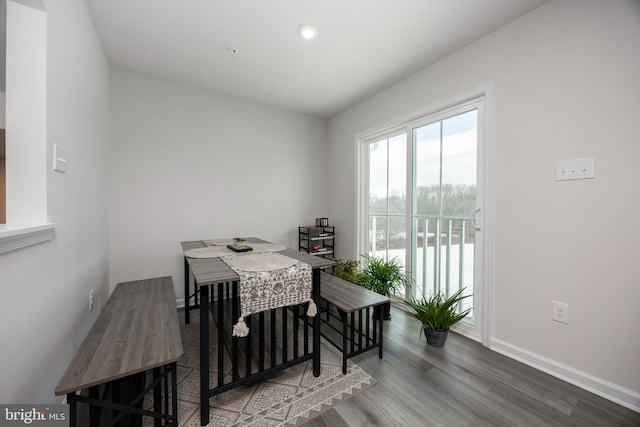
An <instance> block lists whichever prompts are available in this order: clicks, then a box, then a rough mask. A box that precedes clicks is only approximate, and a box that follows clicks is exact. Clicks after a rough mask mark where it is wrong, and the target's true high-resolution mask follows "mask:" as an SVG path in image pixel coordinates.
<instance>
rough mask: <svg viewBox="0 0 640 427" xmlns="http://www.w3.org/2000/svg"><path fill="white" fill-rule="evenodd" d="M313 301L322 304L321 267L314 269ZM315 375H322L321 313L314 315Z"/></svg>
mask: <svg viewBox="0 0 640 427" xmlns="http://www.w3.org/2000/svg"><path fill="white" fill-rule="evenodd" d="M313 301H314V302H315V303H316V304H320V269H319V268H316V269H314V270H313ZM313 376H315V377H319V376H320V313H317V314H316V315H315V316H314V317H313Z"/></svg>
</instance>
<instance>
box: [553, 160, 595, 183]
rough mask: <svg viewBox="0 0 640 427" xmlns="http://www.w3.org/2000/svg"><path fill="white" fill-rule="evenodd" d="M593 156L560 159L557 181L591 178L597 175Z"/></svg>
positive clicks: (557, 165) (557, 167)
mask: <svg viewBox="0 0 640 427" xmlns="http://www.w3.org/2000/svg"><path fill="white" fill-rule="evenodd" d="M594 163H595V161H594V159H593V157H585V158H583V159H571V160H558V161H557V162H556V181H568V180H572V179H590V178H594V177H595V170H594V169H595V168H594Z"/></svg>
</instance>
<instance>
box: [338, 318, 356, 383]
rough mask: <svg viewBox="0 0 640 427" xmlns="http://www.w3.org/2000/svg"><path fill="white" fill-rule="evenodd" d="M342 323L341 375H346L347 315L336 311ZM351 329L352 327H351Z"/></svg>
mask: <svg viewBox="0 0 640 427" xmlns="http://www.w3.org/2000/svg"><path fill="white" fill-rule="evenodd" d="M338 313H339V314H340V320H341V321H342V373H343V374H346V373H347V313H345V312H344V311H342V310H338ZM352 327H353V325H352Z"/></svg>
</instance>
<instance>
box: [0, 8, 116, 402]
mask: <svg viewBox="0 0 640 427" xmlns="http://www.w3.org/2000/svg"><path fill="white" fill-rule="evenodd" d="M45 7H46V9H47V12H48V31H47V36H48V58H47V76H48V77H47V87H48V90H47V112H48V121H47V139H48V142H47V148H48V153H49V155H48V158H51V156H52V142H59V143H62V144H63V145H65V146H66V147H67V149H68V151H69V158H70V164H69V171H68V173H67V174H64V175H63V174H60V173H57V172H53V171H52V170H51V168H50V166H49V162H47V171H48V172H47V174H48V176H47V208H48V216H49V219H50V220H51V221H53V222H56V223H58V225H57V227H56V234H55V238H54V239H53V240H52V241H50V242H47V243H42V244H39V245H36V246H31V247H28V248H25V249H20V250H17V251H14V252H8V253H4V254H2V255H0V284H1V286H0V325H1V326H0V328H1V332H0V337H1V339H2V364H0V378H2V381H0V402H3V403H25V402H26V403H29V402H37V403H50V402H51V403H55V402H61V401H62V399H63V397H61V396H54V394H53V391H54V388H55V386H56V384H57V383H58V380H59V379H60V377H61V376H62V373H63V372H64V370H65V369H66V367H67V364H68V363H69V361H70V360H71V357H72V356H73V354H74V352H75V350H76V348H77V346H78V345H79V343H80V342H81V340H82V339H83V338H84V336H85V334H86V332H87V331H88V329H89V328H90V326H91V325H92V324H93V321H94V320H95V316H96V315H97V313H98V312H99V310H100V309H101V306H102V304H103V303H104V301H106V296H107V293H108V260H107V229H108V227H107V205H106V201H107V185H106V160H105V157H106V137H105V135H106V132H107V120H108V83H109V80H108V72H109V70H108V66H107V63H106V61H105V59H104V56H103V54H102V50H101V48H100V45H99V43H98V40H97V37H96V34H95V31H94V29H93V26H92V23H91V20H90V18H89V15H88V13H87V10H86V6H85V3H84V1H82V0H65V1H64V2H60V1H46V2H45ZM7 90H8V91H9V90H10V88H8V89H7ZM7 143H8V144H10V143H11V141H7ZM10 161H11V159H8V162H10ZM90 289H95V291H96V303H97V307H96V308H95V309H94V311H93V312H91V313H90V312H89V311H88V295H89V290H90Z"/></svg>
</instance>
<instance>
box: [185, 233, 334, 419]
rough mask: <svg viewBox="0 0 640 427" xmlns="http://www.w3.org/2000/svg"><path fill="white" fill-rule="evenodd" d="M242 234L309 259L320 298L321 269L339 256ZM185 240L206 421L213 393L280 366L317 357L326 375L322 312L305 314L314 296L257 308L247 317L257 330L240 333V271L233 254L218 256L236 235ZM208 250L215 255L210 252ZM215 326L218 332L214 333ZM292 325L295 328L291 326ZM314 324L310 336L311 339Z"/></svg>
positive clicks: (316, 367)
mask: <svg viewBox="0 0 640 427" xmlns="http://www.w3.org/2000/svg"><path fill="white" fill-rule="evenodd" d="M242 240H243V241H244V243H243V244H244V245H245V246H246V247H248V248H251V247H252V246H254V247H255V248H256V252H258V251H257V249H258V247H260V248H269V249H271V250H272V251H273V253H275V254H278V255H282V256H283V257H287V258H288V259H291V260H292V262H296V263H300V264H301V265H308V266H309V267H310V269H311V301H312V302H313V301H316V302H319V301H320V277H321V276H320V273H321V271H322V270H323V269H326V268H328V267H333V266H335V265H336V262H335V261H334V260H333V259H327V258H323V257H318V256H314V255H312V254H309V253H307V252H304V251H296V250H292V249H289V248H286V247H285V246H283V245H277V244H273V243H270V242H268V241H266V240H263V239H260V238H256V237H250V238H245V239H242ZM181 245H182V249H183V253H184V269H185V270H184V278H185V283H184V289H185V323H187V324H188V323H190V322H191V316H190V314H189V313H190V311H192V310H198V311H199V359H200V420H201V424H202V425H206V424H207V423H208V422H209V399H210V398H211V397H213V396H216V395H218V394H220V393H222V392H225V391H228V390H230V389H232V388H235V387H237V386H240V385H243V384H248V383H251V382H254V381H257V380H260V379H262V378H264V377H266V376H269V375H272V374H274V373H275V372H277V371H279V370H282V369H286V368H288V367H290V366H293V365H295V364H298V363H302V362H305V361H307V360H312V365H313V374H314V376H316V377H317V376H319V375H320V328H321V326H320V316H319V315H315V316H310V315H309V313H308V312H307V313H306V314H305V310H306V307H308V305H307V304H308V302H306V303H305V304H297V305H295V306H289V307H279V308H277V309H276V308H274V309H271V310H267V311H266V312H264V313H263V312H261V313H259V314H253V315H252V316H250V317H251V318H248V319H247V324H248V325H249V326H250V328H251V333H249V335H248V336H247V337H241V336H235V329H234V332H233V333H232V332H231V328H232V325H233V323H234V322H235V321H236V320H235V319H237V318H238V317H239V314H240V293H241V289H240V286H241V285H240V282H241V280H240V275H239V274H238V273H237V272H236V271H235V270H234V269H233V268H231V267H230V266H229V264H227V263H226V262H225V261H224V260H223V259H227V258H226V257H224V256H222V255H218V256H214V255H216V254H224V253H225V252H226V251H225V247H228V248H231V249H233V241H232V239H209V240H206V239H205V240H194V241H183V242H181ZM249 250H250V249H249ZM207 252H210V253H211V254H212V255H211V256H207V255H206V253H207ZM232 253H233V252H232ZM203 254H204V255H203ZM238 255H240V254H238ZM243 255H245V256H248V257H251V256H257V255H258V253H255V254H251V252H248V253H245V254H243ZM191 298H193V299H194V304H191V302H190V299H191ZM277 310H279V311H277ZM276 311H277V313H278V314H277V316H278V319H281V320H279V321H281V324H279V325H278V328H277V329H276V326H275V323H276ZM265 319H266V320H265ZM269 319H271V320H272V322H271V326H270V328H271V329H269V326H264V325H267V324H269ZM212 326H213V328H214V329H215V330H216V333H211V330H210V329H211V328H212ZM287 328H289V329H291V331H293V332H291V331H288V329H287ZM309 328H310V333H309V334H310V339H309V340H307V337H308V332H307V330H308V329H309ZM300 330H303V331H304V335H301V336H303V337H304V338H301V339H300V345H299V346H298V334H299V331H300ZM265 331H266V332H265ZM263 333H264V334H265V336H263ZM277 334H280V337H281V340H280V341H276V335H277ZM292 334H293V335H294V339H295V345H293V347H292V349H289V350H288V345H287V342H286V339H287V338H286V337H287V336H291V335H292ZM211 336H213V337H214V338H215V339H217V342H216V343H213V346H214V347H217V349H218V351H217V365H216V366H215V368H217V373H218V376H217V381H215V384H214V386H213V387H211V384H210V367H211V366H210V359H209V357H210V348H209V347H210V345H211V344H212V343H211V342H210V341H211V339H210V337H211ZM282 340H284V344H282V342H283V341H282ZM308 341H311V343H312V344H311V347H312V348H308V345H307V342H308ZM278 343H280V344H278ZM302 344H304V349H303V350H300V352H299V351H298V347H300V348H302V347H303V345H302ZM279 346H280V347H279ZM223 349H227V350H228V353H229V355H230V356H229V355H227V356H225V355H224V353H225V351H223ZM263 353H264V354H263ZM276 353H277V355H276ZM300 353H301V354H300ZM253 354H257V356H255V358H256V359H255V360H253V359H251V358H252V357H254V356H252V355H253ZM239 355H244V357H245V358H247V359H246V360H243V361H240V360H239ZM229 360H231V364H232V367H231V372H232V374H231V378H230V379H229V378H227V375H226V374H225V372H226V371H227V370H229V366H228V364H229ZM254 365H255V366H254ZM243 370H244V371H243Z"/></svg>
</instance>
